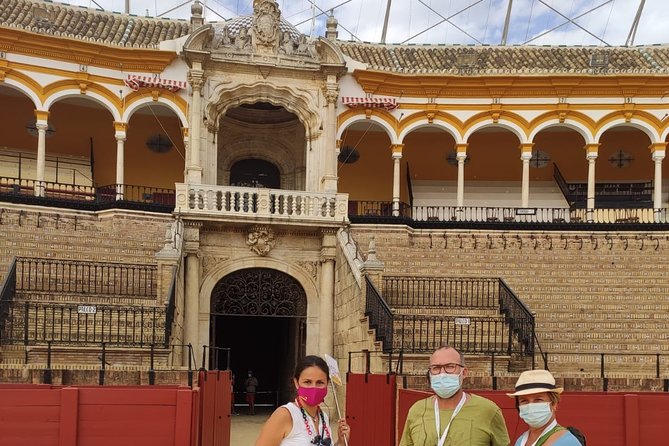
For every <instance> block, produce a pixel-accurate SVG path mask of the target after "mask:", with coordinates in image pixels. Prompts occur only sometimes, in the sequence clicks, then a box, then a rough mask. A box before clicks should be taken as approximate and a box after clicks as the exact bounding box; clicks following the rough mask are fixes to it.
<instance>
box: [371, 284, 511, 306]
mask: <svg viewBox="0 0 669 446" xmlns="http://www.w3.org/2000/svg"><path fill="white" fill-rule="evenodd" d="M498 284H499V279H492V278H465V277H462V278H461V277H453V278H451V277H415V276H411V277H402V276H384V277H383V297H384V299H385V300H386V302H387V303H388V305H390V306H391V307H393V308H395V307H469V308H498V307H499V289H500V287H499V285H498Z"/></svg>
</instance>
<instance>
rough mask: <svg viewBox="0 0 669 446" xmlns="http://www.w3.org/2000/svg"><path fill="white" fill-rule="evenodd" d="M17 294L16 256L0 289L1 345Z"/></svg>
mask: <svg viewBox="0 0 669 446" xmlns="http://www.w3.org/2000/svg"><path fill="white" fill-rule="evenodd" d="M15 295H16V257H14V258H13V259H12V263H10V265H9V270H8V271H7V275H6V276H5V280H4V281H3V282H2V288H1V289H0V345H1V344H2V333H3V331H4V328H5V321H6V320H7V317H8V316H9V307H10V305H11V303H12V301H13V300H14V296H15Z"/></svg>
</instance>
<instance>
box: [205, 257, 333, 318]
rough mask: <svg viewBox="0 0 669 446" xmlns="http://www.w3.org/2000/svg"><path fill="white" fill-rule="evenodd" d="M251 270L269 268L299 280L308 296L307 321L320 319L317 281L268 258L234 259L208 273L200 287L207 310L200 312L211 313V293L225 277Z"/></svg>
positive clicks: (276, 260) (301, 271) (286, 263)
mask: <svg viewBox="0 0 669 446" xmlns="http://www.w3.org/2000/svg"><path fill="white" fill-rule="evenodd" d="M249 268H268V269H273V270H276V271H281V272H282V273H285V274H288V275H289V276H290V277H292V278H293V279H295V280H297V281H298V282H299V284H300V285H301V286H302V289H304V292H305V294H306V295H307V319H309V318H318V314H319V313H318V306H319V302H320V299H319V292H318V286H317V285H316V281H315V279H314V278H313V277H312V276H311V275H310V274H309V273H308V272H307V271H305V270H304V269H302V268H300V267H299V266H297V265H293V264H291V263H289V262H286V261H285V259H284V260H278V259H272V258H268V257H258V256H253V257H246V258H242V259H234V260H228V261H224V262H221V263H219V264H217V265H216V266H215V267H214V268H213V269H212V270H211V271H208V272H207V274H206V276H204V278H203V280H202V285H201V286H200V302H202V303H205V305H206V307H205V308H200V312H204V313H211V307H210V306H211V293H212V292H213V291H214V287H215V286H216V284H217V283H218V281H219V280H221V279H222V278H223V277H225V276H227V275H228V274H231V273H233V272H235V271H239V270H242V269H249Z"/></svg>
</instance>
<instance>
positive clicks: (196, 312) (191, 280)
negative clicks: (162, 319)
mask: <svg viewBox="0 0 669 446" xmlns="http://www.w3.org/2000/svg"><path fill="white" fill-rule="evenodd" d="M199 248H200V230H199V226H197V225H193V224H187V226H186V227H185V231H184V251H185V253H186V285H185V294H186V299H185V302H184V344H191V345H192V346H193V352H194V354H195V359H196V361H197V363H198V364H200V361H201V360H202V345H200V344H201V342H200V336H199V324H200V320H199V316H200V257H199ZM187 361H188V358H187V357H186V356H185V355H184V365H187V364H188V363H187ZM200 365H203V364H200ZM205 366H206V365H205Z"/></svg>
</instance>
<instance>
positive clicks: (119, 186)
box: [114, 122, 128, 200]
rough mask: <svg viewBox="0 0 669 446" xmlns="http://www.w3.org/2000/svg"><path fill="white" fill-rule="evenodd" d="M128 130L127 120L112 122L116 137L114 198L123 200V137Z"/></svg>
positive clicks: (124, 137)
mask: <svg viewBox="0 0 669 446" xmlns="http://www.w3.org/2000/svg"><path fill="white" fill-rule="evenodd" d="M127 130H128V123H127V122H114V136H115V138H116V199H117V200H123V197H124V196H125V169H124V153H125V139H126V132H127Z"/></svg>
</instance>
